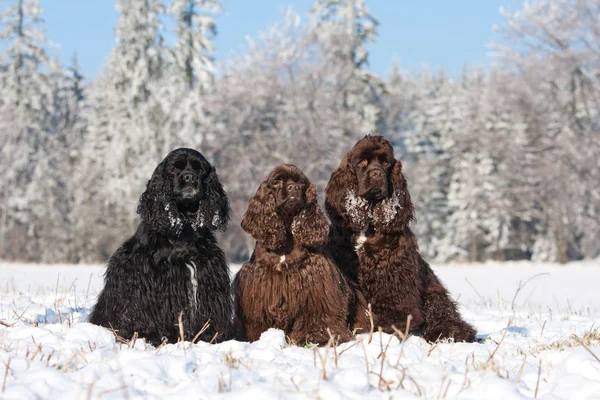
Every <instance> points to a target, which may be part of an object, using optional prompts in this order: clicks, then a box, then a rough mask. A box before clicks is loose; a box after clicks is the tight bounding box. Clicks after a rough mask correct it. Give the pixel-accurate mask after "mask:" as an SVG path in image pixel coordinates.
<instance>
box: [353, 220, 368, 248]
mask: <svg viewBox="0 0 600 400" xmlns="http://www.w3.org/2000/svg"><path fill="white" fill-rule="evenodd" d="M368 228H369V226H368V225H367V226H366V227H365V228H364V229H363V230H362V231H360V235H359V236H358V238H357V239H356V245H354V251H356V252H357V253H358V251H359V250H360V249H362V247H363V245H364V244H365V242H366V241H367V235H366V233H367V229H368Z"/></svg>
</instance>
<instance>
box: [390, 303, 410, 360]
mask: <svg viewBox="0 0 600 400" xmlns="http://www.w3.org/2000/svg"><path fill="white" fill-rule="evenodd" d="M411 321H412V315H411V314H408V316H407V317H406V328H405V330H404V333H403V332H400V331H399V330H398V329H397V328H396V327H395V326H394V325H392V329H393V330H394V332H396V334H398V336H400V338H402V346H400V353H399V354H398V361H396V367H398V365H399V364H400V359H401V358H402V354H403V353H404V343H406V339H408V332H409V331H410V322H411Z"/></svg>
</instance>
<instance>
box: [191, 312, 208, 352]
mask: <svg viewBox="0 0 600 400" xmlns="http://www.w3.org/2000/svg"><path fill="white" fill-rule="evenodd" d="M209 326H210V319H209V320H207V321H206V322H205V323H204V325H202V328H200V330H199V331H198V333H196V336H194V338H193V339H192V342H191V343H190V345H189V346H188V349H189V348H190V347H192V345H193V344H194V343H196V340H198V338H199V337H200V335H202V334H203V333H204V332H206V330H207V329H208V327H209Z"/></svg>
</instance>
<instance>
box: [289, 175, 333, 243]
mask: <svg viewBox="0 0 600 400" xmlns="http://www.w3.org/2000/svg"><path fill="white" fill-rule="evenodd" d="M305 196H306V205H305V206H304V209H303V210H302V211H301V212H300V213H299V214H298V215H297V216H296V217H295V218H294V222H293V223H292V234H293V235H294V238H295V239H296V240H297V241H298V242H300V243H301V244H302V245H303V246H306V247H312V248H317V247H320V246H322V245H323V244H325V242H327V236H328V235H329V224H328V223H327V219H326V218H325V215H324V214H323V211H322V210H321V207H319V203H318V202H317V187H316V186H315V185H313V184H312V183H311V184H310V185H309V186H308V188H307V189H306V192H305Z"/></svg>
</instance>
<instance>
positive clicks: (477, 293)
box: [465, 278, 485, 305]
mask: <svg viewBox="0 0 600 400" xmlns="http://www.w3.org/2000/svg"><path fill="white" fill-rule="evenodd" d="M465 281H466V282H467V284H468V285H469V286H471V289H473V291H474V292H475V294H476V295H477V296H479V298H480V299H481V301H482V302H483V304H484V305H485V297H483V296H482V295H481V294H480V293H479V292H478V291H477V289H475V286H473V284H472V283H471V281H470V280H469V279H467V278H465Z"/></svg>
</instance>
